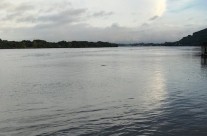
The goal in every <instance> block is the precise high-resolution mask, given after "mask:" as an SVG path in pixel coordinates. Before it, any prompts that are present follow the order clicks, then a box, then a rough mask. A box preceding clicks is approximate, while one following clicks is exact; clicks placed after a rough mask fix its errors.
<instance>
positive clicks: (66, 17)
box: [38, 9, 87, 23]
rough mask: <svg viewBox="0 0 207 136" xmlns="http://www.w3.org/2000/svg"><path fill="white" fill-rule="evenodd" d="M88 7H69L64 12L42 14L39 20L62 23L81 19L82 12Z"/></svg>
mask: <svg viewBox="0 0 207 136" xmlns="http://www.w3.org/2000/svg"><path fill="white" fill-rule="evenodd" d="M86 11H87V10H86V9H69V10H64V11H62V12H58V13H54V14H50V15H42V16H40V17H38V21H41V22H51V23H55V22H56V23H61V22H67V23H72V22H76V21H79V20H80V17H81V15H82V14H84V13H85V12H86Z"/></svg>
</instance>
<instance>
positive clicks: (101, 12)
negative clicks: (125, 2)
mask: <svg viewBox="0 0 207 136" xmlns="http://www.w3.org/2000/svg"><path fill="white" fill-rule="evenodd" d="M113 14H114V13H113V12H105V11H99V12H96V13H94V14H93V15H92V16H93V17H105V16H111V15H113Z"/></svg>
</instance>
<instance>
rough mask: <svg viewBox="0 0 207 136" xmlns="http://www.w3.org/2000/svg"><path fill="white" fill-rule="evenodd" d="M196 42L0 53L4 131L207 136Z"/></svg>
mask: <svg viewBox="0 0 207 136" xmlns="http://www.w3.org/2000/svg"><path fill="white" fill-rule="evenodd" d="M197 54H199V48H196V47H135V48H134V47H133V48H99V49H28V50H0V136H79V135H81V136H87V135H89V136H97V135H100V136H109V135H112V136H125V135H129V136H137V135H139V136H206V135H207V63H205V62H206V60H203V59H201V57H199V56H198V55H197Z"/></svg>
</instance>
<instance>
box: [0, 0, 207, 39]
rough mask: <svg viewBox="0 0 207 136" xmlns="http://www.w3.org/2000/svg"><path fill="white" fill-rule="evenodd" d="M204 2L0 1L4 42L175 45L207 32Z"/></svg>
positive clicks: (119, 0)
mask: <svg viewBox="0 0 207 136" xmlns="http://www.w3.org/2000/svg"><path fill="white" fill-rule="evenodd" d="M206 6H207V0H33V1H32V0H0V38H1V39H6V40H33V39H44V40H48V41H60V40H66V41H72V40H78V41H80V40H81V41H85V40H86V41H109V42H119V43H133V42H157V43H159V42H165V41H176V40H179V39H180V38H182V37H183V36H186V35H188V34H192V33H193V32H195V31H197V30H200V29H203V28H206V27H207V23H206V22H207V16H206V15H207V8H206Z"/></svg>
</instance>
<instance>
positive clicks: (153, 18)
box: [149, 15, 159, 21]
mask: <svg viewBox="0 0 207 136" xmlns="http://www.w3.org/2000/svg"><path fill="white" fill-rule="evenodd" d="M158 18H159V16H157V15H156V16H153V17H151V18H150V19H149V20H150V21H153V20H156V19H158Z"/></svg>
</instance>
